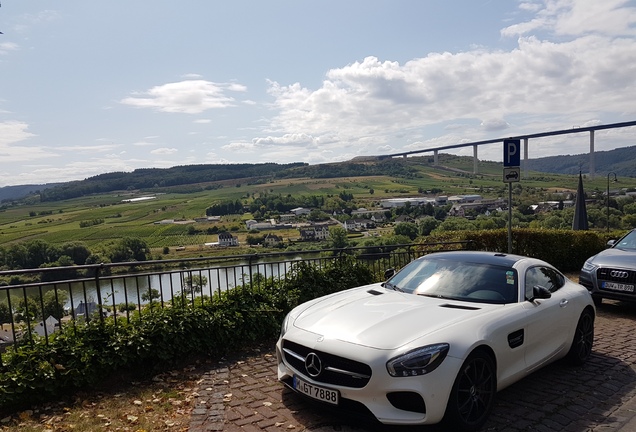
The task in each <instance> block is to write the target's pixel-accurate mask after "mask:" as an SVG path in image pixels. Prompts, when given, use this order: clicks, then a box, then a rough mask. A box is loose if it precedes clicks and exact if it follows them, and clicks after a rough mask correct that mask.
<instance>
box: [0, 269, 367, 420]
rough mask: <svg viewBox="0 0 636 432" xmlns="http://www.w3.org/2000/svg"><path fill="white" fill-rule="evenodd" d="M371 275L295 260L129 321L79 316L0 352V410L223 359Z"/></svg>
mask: <svg viewBox="0 0 636 432" xmlns="http://www.w3.org/2000/svg"><path fill="white" fill-rule="evenodd" d="M371 282H373V280H372V274H371V272H370V270H369V269H368V268H367V267H366V266H364V265H362V264H360V263H357V262H356V261H355V260H354V259H352V258H350V257H346V258H343V259H341V260H338V261H336V262H335V263H333V264H329V265H327V266H326V267H325V268H324V269H322V270H321V269H318V268H317V267H315V266H312V265H310V264H307V263H305V262H300V263H299V264H297V266H296V267H295V268H294V269H292V270H291V271H290V273H289V274H288V277H286V278H285V279H280V280H279V279H274V278H269V279H265V278H264V277H262V276H257V277H256V278H255V279H254V280H253V281H252V283H247V284H244V285H242V286H239V287H236V288H234V289H231V290H229V291H225V292H223V293H221V295H219V296H214V297H213V298H208V297H197V298H196V299H194V301H192V302H189V301H187V302H186V301H175V302H174V303H173V305H172V307H166V308H159V307H146V308H144V309H143V310H142V311H141V312H135V313H134V314H131V316H130V321H127V319H125V318H117V319H114V318H112V317H111V318H105V319H104V320H100V319H93V320H91V321H90V322H88V323H80V322H76V323H75V324H74V325H66V326H64V327H63V329H62V330H61V331H60V332H57V333H55V334H53V335H51V336H50V337H49V339H48V343H47V341H46V340H45V339H44V338H40V337H38V336H37V335H35V336H34V337H33V339H32V340H31V341H22V343H21V344H20V345H19V347H18V348H17V349H13V348H9V350H8V351H7V352H6V353H4V354H3V355H2V361H1V362H0V410H1V411H6V412H8V411H11V410H15V409H18V408H24V407H27V406H29V405H31V404H34V403H41V402H45V401H50V400H53V399H54V398H59V397H61V396H66V395H69V394H72V392H73V391H75V390H78V389H86V388H91V387H92V386H94V385H96V384H99V383H100V382H103V381H104V380H105V379H107V378H109V376H111V375H112V374H114V373H117V374H120V375H121V374H131V375H133V376H137V377H140V378H145V377H149V376H151V375H152V374H155V373H157V372H160V371H162V370H165V369H167V368H169V367H172V366H175V365H176V364H178V363H181V362H183V361H187V360H188V359H193V358H195V357H196V356H199V355H206V356H210V357H213V358H220V357H222V356H224V355H226V354H228V353H229V352H230V351H231V350H237V349H240V348H243V347H245V346H249V345H250V344H253V343H255V342H258V341H264V340H269V339H272V338H274V337H275V336H276V335H277V334H278V333H279V331H280V325H281V323H282V320H283V318H284V316H285V315H286V314H287V312H289V310H291V308H293V307H294V306H296V305H297V304H299V303H300V302H304V301H305V300H309V299H312V298H314V297H315V296H318V295H323V294H328V293H331V292H336V291H340V290H343V289H347V288H351V287H354V286H357V285H363V284H367V283H371ZM179 299H181V297H177V299H176V300H179ZM181 300H182V299H181ZM186 305H187V306H186ZM120 308H121V306H120Z"/></svg>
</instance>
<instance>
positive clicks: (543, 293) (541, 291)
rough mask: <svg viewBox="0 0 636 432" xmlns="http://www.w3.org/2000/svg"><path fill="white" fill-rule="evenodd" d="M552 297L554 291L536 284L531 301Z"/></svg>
mask: <svg viewBox="0 0 636 432" xmlns="http://www.w3.org/2000/svg"><path fill="white" fill-rule="evenodd" d="M550 297H552V293H551V292H550V290H549V289H547V288H546V287H544V286H541V285H535V286H533V287H532V298H531V299H530V301H535V300H537V299H549V298H550Z"/></svg>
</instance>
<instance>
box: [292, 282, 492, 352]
mask: <svg viewBox="0 0 636 432" xmlns="http://www.w3.org/2000/svg"><path fill="white" fill-rule="evenodd" d="M502 307H504V306H503V305H490V304H484V303H468V302H459V301H453V300H444V299H437V298H431V297H424V296H418V295H413V294H406V293H401V292H397V291H390V290H386V289H384V288H370V287H363V288H357V289H353V290H348V291H344V292H341V293H338V294H335V295H331V296H328V297H325V298H324V299H319V300H317V301H315V302H313V304H312V305H311V306H309V307H308V308H307V309H305V310H303V311H302V312H300V314H299V315H298V316H296V317H295V319H294V321H293V325H294V327H296V328H299V329H302V330H305V331H308V332H311V333H315V334H318V335H321V336H324V337H326V338H330V339H336V340H341V341H344V342H348V343H352V344H357V345H363V346H367V347H372V348H377V349H395V348H398V347H400V346H403V345H405V344H407V343H409V342H411V341H413V340H415V339H417V338H420V337H422V336H426V335H430V334H432V333H435V332H437V331H441V330H442V329H444V330H448V329H449V327H451V326H457V325H463V326H466V329H467V330H468V329H469V328H470V327H471V326H472V324H471V323H470V321H472V318H474V317H476V316H478V315H483V314H486V313H489V312H491V311H493V310H498V309H500V308H502ZM441 342H443V341H441ZM445 342H448V341H445Z"/></svg>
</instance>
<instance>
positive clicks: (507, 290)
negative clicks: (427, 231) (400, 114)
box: [387, 258, 518, 304]
mask: <svg viewBox="0 0 636 432" xmlns="http://www.w3.org/2000/svg"><path fill="white" fill-rule="evenodd" d="M387 287H390V288H392V289H395V290H397V291H403V292H406V293H410V294H417V295H424V296H430V297H438V298H446V299H452V300H463V301H470V302H479V303H498V304H503V303H514V302H516V301H517V298H518V294H517V293H518V289H517V272H516V270H514V269H512V268H509V267H501V266H495V265H489V264H482V263H472V262H463V261H461V262H460V261H455V260H449V259H443V258H435V259H428V258H423V259H418V260H415V261H412V262H411V263H409V264H408V265H406V266H405V267H404V268H403V269H402V270H400V271H399V272H398V273H397V274H395V275H394V276H393V277H392V278H391V279H389V280H388V281H387Z"/></svg>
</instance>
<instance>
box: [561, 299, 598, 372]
mask: <svg viewBox="0 0 636 432" xmlns="http://www.w3.org/2000/svg"><path fill="white" fill-rule="evenodd" d="M593 343H594V314H593V313H592V311H590V310H589V309H585V310H584V311H583V313H581V316H580V317H579V321H578V323H577V324H576V329H575V330H574V339H573V340H572V346H571V347H570V351H568V354H567V360H568V361H569V362H570V363H571V364H572V365H573V366H581V365H582V364H583V363H585V362H586V361H587V359H588V358H589V357H590V355H591V354H592V344H593Z"/></svg>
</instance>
